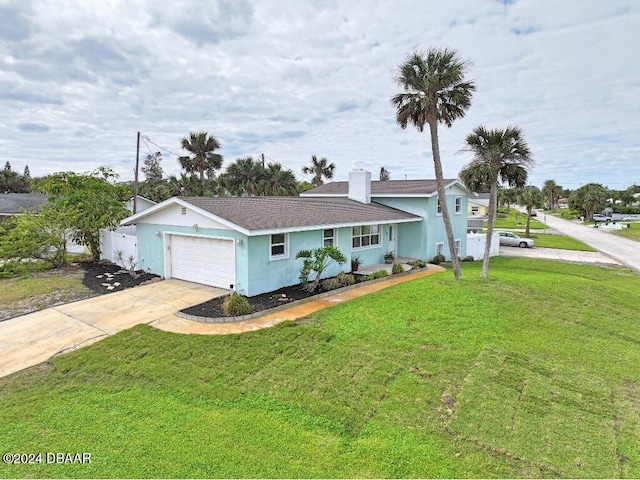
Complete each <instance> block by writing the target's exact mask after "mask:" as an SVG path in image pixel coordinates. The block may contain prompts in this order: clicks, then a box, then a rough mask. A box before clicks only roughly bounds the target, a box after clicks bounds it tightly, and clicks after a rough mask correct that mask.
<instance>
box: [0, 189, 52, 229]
mask: <svg viewBox="0 0 640 480" xmlns="http://www.w3.org/2000/svg"><path fill="white" fill-rule="evenodd" d="M47 198H48V197H47V196H46V195H44V194H42V193H0V222H2V221H3V220H5V219H6V218H7V217H13V216H15V215H20V214H21V213H22V212H23V211H24V210H35V209H37V208H38V207H39V206H40V205H43V204H45V203H47Z"/></svg>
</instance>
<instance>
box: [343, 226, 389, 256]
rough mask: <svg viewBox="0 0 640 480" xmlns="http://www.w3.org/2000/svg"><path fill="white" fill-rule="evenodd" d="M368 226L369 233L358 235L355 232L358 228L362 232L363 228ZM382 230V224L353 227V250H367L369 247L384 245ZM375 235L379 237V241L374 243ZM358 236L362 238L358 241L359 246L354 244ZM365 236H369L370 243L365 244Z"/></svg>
mask: <svg viewBox="0 0 640 480" xmlns="http://www.w3.org/2000/svg"><path fill="white" fill-rule="evenodd" d="M367 227H368V228H369V233H359V234H357V235H356V233H355V229H356V228H358V229H360V232H362V229H363V228H367ZM374 230H375V231H374ZM380 230H381V229H380V225H356V226H354V227H351V250H366V249H368V248H378V247H380V246H381V245H382V239H381V238H380ZM373 237H378V241H377V243H372V238H373ZM356 238H359V239H360V240H359V241H358V243H359V245H358V246H357V247H356V246H355V245H354V240H355V239H356ZM364 238H367V242H368V244H367V245H364V246H363V245H362V243H363V242H362V240H363V239H364Z"/></svg>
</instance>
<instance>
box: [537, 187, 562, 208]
mask: <svg viewBox="0 0 640 480" xmlns="http://www.w3.org/2000/svg"><path fill="white" fill-rule="evenodd" d="M542 194H543V195H544V197H545V198H546V200H547V205H548V207H549V208H550V209H552V210H553V209H556V208H558V199H559V198H560V195H562V187H561V186H560V185H558V184H557V183H556V182H555V180H545V181H544V184H543V185H542Z"/></svg>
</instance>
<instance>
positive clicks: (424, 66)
mask: <svg viewBox="0 0 640 480" xmlns="http://www.w3.org/2000/svg"><path fill="white" fill-rule="evenodd" d="M469 66H470V65H469V63H468V62H466V61H462V60H460V59H459V58H458V55H457V53H456V52H455V51H454V50H449V49H444V50H441V49H437V48H430V49H429V50H428V51H427V52H426V53H425V52H421V51H415V52H413V53H412V54H410V55H409V56H408V57H407V59H406V60H405V62H404V63H403V64H401V65H400V66H399V68H398V73H397V76H396V78H395V81H396V83H397V84H398V85H399V86H401V87H402V88H403V90H404V93H399V94H397V95H395V96H394V97H393V98H391V104H392V105H393V106H394V107H395V108H396V121H397V122H398V124H399V125H400V127H401V128H403V129H404V128H407V125H408V124H409V123H411V124H413V125H414V126H415V127H416V128H417V129H418V131H420V132H422V131H423V130H424V126H425V125H429V132H430V133H431V152H432V154H433V164H434V170H435V174H436V183H437V187H438V200H439V201H440V205H441V208H442V219H443V220H444V227H445V231H446V233H447V242H448V244H449V251H450V252H451V262H452V265H453V274H454V276H455V278H456V280H458V279H460V278H461V274H460V264H459V261H458V257H457V255H455V251H456V250H455V243H454V238H453V228H452V227H451V217H450V216H449V208H448V207H447V202H446V195H445V190H444V177H443V173H442V162H441V160H440V146H439V143H438V123H440V122H441V123H444V124H445V125H446V126H447V127H451V125H452V124H453V122H454V121H455V120H457V119H458V118H462V117H464V115H465V111H466V110H467V108H469V106H470V105H471V97H472V95H473V92H474V91H475V89H476V87H475V85H474V84H473V82H470V81H465V79H464V77H465V73H466V72H467V70H468V68H469Z"/></svg>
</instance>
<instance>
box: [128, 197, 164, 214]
mask: <svg viewBox="0 0 640 480" xmlns="http://www.w3.org/2000/svg"><path fill="white" fill-rule="evenodd" d="M156 204H157V202H154V201H153V200H149V199H148V198H146V197H143V196H142V195H137V196H136V213H140V212H143V211H145V210H146V209H147V208H151V207H153V206H154V205H156ZM126 206H127V210H129V211H130V212H133V197H131V198H130V199H129V201H128V202H127V204H126Z"/></svg>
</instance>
